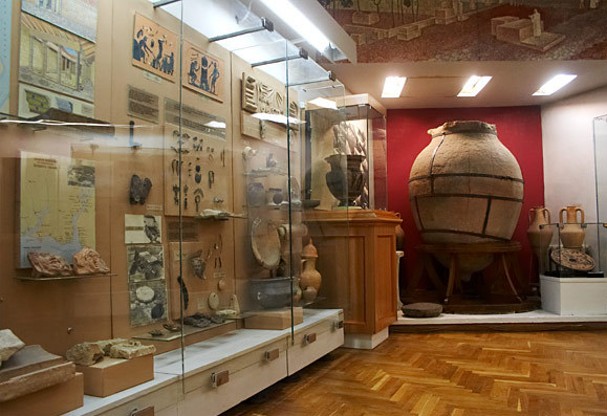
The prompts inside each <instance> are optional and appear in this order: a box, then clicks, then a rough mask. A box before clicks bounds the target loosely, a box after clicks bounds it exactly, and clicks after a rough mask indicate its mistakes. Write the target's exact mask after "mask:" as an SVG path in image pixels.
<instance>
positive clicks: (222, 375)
mask: <svg viewBox="0 0 607 416" xmlns="http://www.w3.org/2000/svg"><path fill="white" fill-rule="evenodd" d="M228 381H230V372H229V371H228V370H225V371H220V372H218V373H213V374H211V385H212V386H213V387H214V388H217V387H219V386H222V385H224V384H226V383H227V382H228Z"/></svg>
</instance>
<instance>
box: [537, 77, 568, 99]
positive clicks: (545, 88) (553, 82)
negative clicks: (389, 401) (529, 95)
mask: <svg viewBox="0 0 607 416" xmlns="http://www.w3.org/2000/svg"><path fill="white" fill-rule="evenodd" d="M576 77H577V75H573V74H558V75H555V76H554V77H552V78H551V79H550V80H549V81H548V82H546V83H545V84H544V85H542V86H541V87H540V89H539V90H537V91H536V92H534V93H533V95H552V94H554V93H555V92H557V91H558V90H560V89H561V88H563V87H564V86H565V85H567V84H569V83H570V82H571V81H573V80H574V79H575V78H576Z"/></svg>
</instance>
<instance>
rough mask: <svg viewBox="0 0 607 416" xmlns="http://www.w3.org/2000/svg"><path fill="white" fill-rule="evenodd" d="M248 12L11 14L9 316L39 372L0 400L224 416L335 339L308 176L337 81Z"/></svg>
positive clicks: (5, 284)
mask: <svg viewBox="0 0 607 416" xmlns="http://www.w3.org/2000/svg"><path fill="white" fill-rule="evenodd" d="M249 6H250V5H249ZM255 12H256V10H255V8H253V10H252V9H251V7H248V5H246V4H244V3H241V2H240V1H236V0H230V1H227V0H182V1H157V2H151V1H145V0H127V1H117V0H114V1H103V2H90V1H78V0H74V1H72V2H46V3H44V4H42V3H40V2H37V1H30V0H24V1H23V2H22V7H21V9H19V8H18V7H17V6H14V9H13V10H12V11H11V13H9V15H8V16H3V18H4V19H5V20H6V19H8V22H9V23H12V25H13V28H14V30H13V31H12V33H13V37H14V39H18V40H19V41H18V42H14V44H15V45H18V46H17V47H18V49H19V51H18V52H19V59H18V62H14V65H7V66H5V68H14V69H15V70H14V71H13V72H14V73H11V80H13V83H12V84H11V85H10V92H11V95H10V98H9V99H8V106H7V108H8V109H7V110H6V111H4V110H3V113H2V116H1V117H0V140H2V148H1V150H0V152H1V153H0V172H1V175H0V177H1V178H2V181H1V182H0V191H1V195H2V198H1V200H0V227H1V228H0V229H1V230H2V231H1V233H0V235H1V236H2V241H3V247H4V248H5V249H4V250H3V251H2V254H0V256H1V257H0V259H1V260H2V262H3V265H4V269H5V272H4V273H2V275H1V276H0V329H1V331H2V336H3V339H4V337H6V339H7V340H8V341H7V343H8V344H9V345H10V346H11V348H13V347H14V349H15V350H16V351H17V352H15V354H17V355H16V357H18V358H19V360H22V361H23V360H25V361H26V362H28V363H30V361H28V360H30V358H31V357H29V356H27V355H24V354H26V353H27V354H37V353H40V354H43V355H44V357H46V358H44V360H43V362H44V364H40V362H33V361H32V362H31V363H30V364H31V366H32V367H31V368H36V369H40V368H43V369H44V371H43V373H45V374H47V373H48V374H47V375H45V376H43V377H42V378H41V377H40V376H39V375H34V374H31V375H30V373H29V372H28V371H27V370H23V371H22V370H20V371H21V372H20V373H19V374H20V376H21V375H23V374H26V375H28V377H31V378H30V379H28V383H24V386H25V387H24V388H23V389H22V390H20V391H18V392H16V393H11V394H12V395H8V396H7V395H5V394H4V387H5V386H4V385H3V384H2V382H1V381H0V393H3V394H1V395H0V397H2V400H0V413H2V414H8V415H10V414H23V413H28V414H43V413H45V412H47V411H48V412H50V413H55V414H62V413H66V412H69V414H72V415H80V414H82V415H85V414H103V413H107V412H109V413H112V414H125V415H127V414H133V415H135V414H149V413H145V412H152V414H153V412H154V411H155V412H158V414H163V415H170V414H188V412H193V411H194V409H195V410H196V412H197V413H199V412H200V411H201V409H204V411H203V414H219V413H221V412H222V411H224V410H226V409H228V408H229V407H231V406H233V405H235V404H237V403H239V402H240V401H242V400H244V399H246V398H247V397H249V396H251V395H253V394H255V393H257V392H258V391H261V390H262V389H264V388H266V387H268V386H269V385H271V384H272V383H274V382H276V381H278V380H280V379H281V378H284V377H286V376H287V375H289V374H293V373H295V372H296V371H298V370H299V369H301V368H303V367H304V366H306V365H308V364H309V363H311V362H313V361H314V360H316V359H318V358H319V357H321V356H322V355H324V354H326V353H328V352H330V351H331V350H333V349H335V348H337V347H339V346H341V345H342V344H343V342H344V318H343V310H342V307H341V306H338V305H339V304H340V303H341V299H342V297H341V295H339V291H332V290H333V289H331V290H327V289H325V287H324V285H325V284H326V282H323V280H322V279H323V278H325V276H322V270H321V271H320V272H319V270H318V269H317V267H316V265H317V263H316V262H317V261H319V262H321V261H322V262H325V261H328V260H329V259H328V258H327V256H330V254H329V252H324V251H323V250H322V245H323V240H324V239H325V237H323V236H322V235H314V238H313V239H312V238H311V233H310V232H309V227H308V225H309V222H308V220H309V217H310V216H313V215H315V212H316V208H318V207H317V206H315V204H314V203H313V201H311V198H308V197H306V195H305V194H304V188H303V186H302V185H303V184H305V175H306V166H307V165H306V162H305V160H306V158H307V157H308V155H307V153H306V130H307V127H308V126H307V123H306V120H307V112H308V111H309V107H310V106H311V105H312V104H310V103H311V102H312V101H313V100H314V99H316V98H324V99H331V100H332V102H333V106H334V107H335V108H334V110H332V111H334V112H335V114H336V117H337V118H336V119H337V120H340V119H342V118H344V115H345V112H344V111H343V110H342V105H341V104H339V102H342V101H343V97H344V95H345V89H344V87H343V85H341V84H340V83H339V82H338V81H336V80H335V79H334V77H333V76H332V75H331V74H329V73H327V72H326V71H325V70H324V69H322V68H321V67H320V66H319V65H318V64H317V63H315V62H314V60H313V59H312V58H311V54H310V52H308V51H307V50H306V49H305V48H304V47H302V45H300V44H297V45H295V44H294V43H292V42H290V41H288V40H286V39H285V38H284V37H283V36H282V35H281V34H279V33H277V32H276V31H274V30H273V29H274V25H273V22H271V21H270V20H268V19H266V18H264V17H263V16H259V15H257V14H256V13H255ZM15 55H16V54H15ZM335 103H338V104H335ZM346 223H347V221H346ZM339 244H340V245H341V247H342V249H341V251H342V252H344V253H347V250H346V249H344V248H343V247H346V246H345V245H344V244H346V243H345V242H344V241H341V242H340V243H339ZM331 262H332V263H333V266H334V267H338V268H340V269H341V270H347V269H348V267H349V265H348V254H345V256H342V257H340V258H339V259H331ZM327 277H328V276H327ZM326 285H327V287H333V288H335V287H336V286H335V285H331V284H326ZM329 295H330V296H332V297H333V298H332V299H331V301H330V302H325V303H324V304H323V301H325V300H326V299H327V296H329ZM34 345H38V346H39V348H40V349H41V351H40V350H37V351H34V350H33V349H32V348H30V347H32V346H34ZM287 352H288V354H287ZM3 357H4V355H3ZM11 357H12V355H11ZM3 359H4V358H3ZM15 360H16V358H14V359H13V360H12V361H11V358H8V357H7V359H6V360H5V362H4V363H3V366H2V369H1V371H4V373H3V375H2V378H0V380H7V379H10V378H11V377H12V376H11V374H13V375H14V374H16V373H10V371H13V370H14V368H12V367H11V366H13V365H14V363H15V362H16V361H15ZM22 361H21V362H22ZM72 363H75V366H74V364H72ZM59 367H60V368H59ZM51 373H52V374H53V376H52V377H51V375H49V374H51ZM55 374H60V375H59V376H54V375H55ZM47 376H48V377H47ZM51 378H52V382H51V381H50V380H51ZM41 380H42V381H41ZM45 383H46V384H45ZM49 385H52V387H51V389H52V390H48V388H49V387H48V386H49ZM52 397H56V398H55V399H52ZM58 398H61V400H59V399H58ZM45 406H46V408H45V409H44V410H41V409H43V408H44V407H45ZM5 412H6V413H5Z"/></svg>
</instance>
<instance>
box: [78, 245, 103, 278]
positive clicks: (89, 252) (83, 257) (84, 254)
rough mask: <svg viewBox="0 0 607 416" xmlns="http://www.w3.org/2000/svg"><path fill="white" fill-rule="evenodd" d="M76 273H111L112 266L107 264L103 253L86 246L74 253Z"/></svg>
mask: <svg viewBox="0 0 607 416" xmlns="http://www.w3.org/2000/svg"><path fill="white" fill-rule="evenodd" d="M73 260H74V264H73V266H72V267H73V269H74V274H77V275H82V274H95V273H102V274H105V273H109V272H110V268H109V267H108V266H107V264H106V263H105V261H103V259H102V258H101V255H99V253H97V252H96V251H95V250H93V249H92V248H90V247H84V248H83V249H82V250H80V251H79V252H78V253H76V254H74V259H73Z"/></svg>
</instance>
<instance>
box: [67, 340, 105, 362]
mask: <svg viewBox="0 0 607 416" xmlns="http://www.w3.org/2000/svg"><path fill="white" fill-rule="evenodd" d="M104 355H105V354H104V353H103V350H102V349H101V347H100V346H99V344H97V343H95V342H83V343H81V344H76V345H74V346H72V347H70V348H69V349H68V350H67V351H66V352H65V358H67V359H68V360H70V361H72V362H73V363H74V364H77V365H82V366H86V367H88V366H90V365H93V364H95V363H98V362H99V361H101V360H103V357H104Z"/></svg>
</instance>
